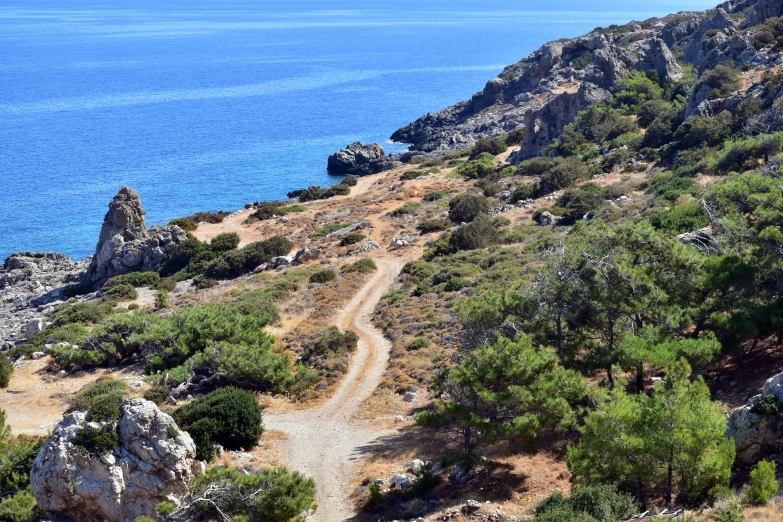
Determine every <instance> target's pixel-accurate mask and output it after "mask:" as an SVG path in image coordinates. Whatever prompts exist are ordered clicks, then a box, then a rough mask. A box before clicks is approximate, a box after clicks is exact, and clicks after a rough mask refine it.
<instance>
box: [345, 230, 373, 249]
mask: <svg viewBox="0 0 783 522" xmlns="http://www.w3.org/2000/svg"><path fill="white" fill-rule="evenodd" d="M365 239H367V236H365V235H364V234H362V233H361V232H351V233H350V234H346V235H345V237H343V239H342V240H341V241H340V246H348V245H355V244H356V243H359V242H361V241H363V240H365Z"/></svg>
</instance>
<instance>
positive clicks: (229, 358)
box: [184, 338, 293, 393]
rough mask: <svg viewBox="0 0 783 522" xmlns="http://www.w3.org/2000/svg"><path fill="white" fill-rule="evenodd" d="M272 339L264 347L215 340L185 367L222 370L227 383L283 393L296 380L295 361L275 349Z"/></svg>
mask: <svg viewBox="0 0 783 522" xmlns="http://www.w3.org/2000/svg"><path fill="white" fill-rule="evenodd" d="M272 341H273V339H271V338H270V339H269V343H267V344H266V345H264V346H263V347H262V348H263V349H259V347H258V346H250V345H248V344H243V343H234V342H231V341H220V342H215V343H211V344H210V345H209V346H207V348H206V349H205V350H204V351H203V352H200V353H197V354H196V355H194V356H193V357H191V358H190V359H188V361H187V363H186V364H185V365H184V368H185V369H189V368H194V367H195V368H201V369H202V370H208V371H210V372H215V373H217V372H219V373H222V374H223V375H224V378H223V380H224V381H225V382H228V383H231V384H233V385H235V386H237V387H240V388H244V389H250V390H256V391H271V392H275V393H282V392H284V391H285V390H286V389H287V388H288V387H289V386H290V385H291V384H292V381H293V377H292V375H291V361H290V359H289V358H288V356H287V355H286V354H283V353H278V352H276V351H273V350H272V346H271V343H272Z"/></svg>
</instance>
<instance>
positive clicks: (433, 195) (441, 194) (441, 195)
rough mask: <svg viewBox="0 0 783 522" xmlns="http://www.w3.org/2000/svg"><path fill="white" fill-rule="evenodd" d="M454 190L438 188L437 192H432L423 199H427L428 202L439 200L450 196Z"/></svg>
mask: <svg viewBox="0 0 783 522" xmlns="http://www.w3.org/2000/svg"><path fill="white" fill-rule="evenodd" d="M452 192H453V191H452V190H449V189H443V190H438V191H435V192H430V193H429V194H427V195H426V196H424V198H423V200H424V201H426V202H432V201H438V200H439V199H443V198H445V197H446V196H448V195H449V194H451V193H452Z"/></svg>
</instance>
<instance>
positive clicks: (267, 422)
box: [264, 259, 402, 522]
mask: <svg viewBox="0 0 783 522" xmlns="http://www.w3.org/2000/svg"><path fill="white" fill-rule="evenodd" d="M375 262H376V264H377V265H378V271H377V272H376V273H375V276H374V277H373V278H372V279H371V280H370V281H369V282H368V283H367V284H366V285H365V286H364V287H363V288H362V289H361V290H360V291H359V293H357V294H356V296H354V298H353V299H352V300H351V301H350V303H348V304H347V305H346V306H345V308H344V309H343V310H342V311H341V312H340V313H339V314H338V316H337V319H336V321H335V324H336V325H337V326H339V327H340V328H341V329H342V330H353V331H355V332H356V333H357V334H358V335H359V346H358V348H357V350H356V353H355V354H354V355H353V358H352V361H351V365H350V369H349V371H348V375H347V376H346V377H345V379H344V381H343V383H342V385H341V386H340V388H339V390H338V391H337V392H336V393H335V394H334V395H333V396H332V397H331V398H330V399H329V400H328V401H327V402H326V403H324V404H323V405H322V406H319V407H317V408H312V409H308V410H302V411H297V412H294V413H284V414H269V415H265V416H264V426H265V427H266V428H267V429H271V430H278V431H282V432H284V433H285V434H286V441H285V443H284V445H283V450H284V452H285V454H286V459H285V460H286V463H287V465H288V467H289V468H292V469H295V470H297V471H300V472H302V473H304V474H305V475H307V476H309V477H312V478H313V479H314V480H315V482H316V486H317V488H318V493H317V495H318V497H317V503H318V509H317V510H316V512H315V514H314V515H313V516H312V520H314V521H317V522H338V521H343V520H349V519H351V518H352V517H353V516H354V514H355V513H354V509H353V507H352V505H351V503H350V501H349V499H348V497H349V495H350V491H349V490H348V487H349V485H348V483H349V480H350V477H351V471H352V468H353V466H354V463H355V461H356V460H357V450H358V448H360V447H362V446H365V445H367V444H368V443H369V442H371V441H373V440H374V439H376V438H378V437H379V436H382V435H384V434H385V433H387V432H386V431H384V430H378V429H377V428H373V427H372V426H371V425H367V424H361V423H358V422H356V421H355V420H354V419H353V417H354V414H355V413H356V410H357V408H358V407H359V405H360V404H361V403H362V401H364V400H365V399H366V398H367V397H369V396H370V394H371V393H372V392H373V391H374V390H375V388H376V387H377V386H378V384H379V383H380V381H381V378H382V376H383V372H384V370H385V368H386V364H387V362H388V360H389V351H390V349H391V343H390V342H389V341H388V340H387V339H385V338H384V337H383V335H382V334H381V332H380V331H378V330H377V329H375V327H374V326H373V325H372V323H371V315H372V312H373V310H374V309H375V306H376V304H378V301H379V300H380V299H381V297H382V296H383V295H384V294H385V293H386V292H388V290H389V289H390V288H391V286H392V284H393V283H394V281H395V279H396V277H397V275H398V274H399V272H400V270H401V268H402V262H400V261H394V260H388V259H375Z"/></svg>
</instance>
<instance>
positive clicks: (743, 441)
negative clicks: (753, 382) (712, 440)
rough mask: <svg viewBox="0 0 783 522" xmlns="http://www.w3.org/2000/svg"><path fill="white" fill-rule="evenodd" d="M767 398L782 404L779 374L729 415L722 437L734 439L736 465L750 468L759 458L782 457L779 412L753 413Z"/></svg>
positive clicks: (781, 416)
mask: <svg viewBox="0 0 783 522" xmlns="http://www.w3.org/2000/svg"><path fill="white" fill-rule="evenodd" d="M767 398H774V401H773V402H775V403H777V404H779V405H780V404H783V373H779V374H777V375H775V376H774V377H771V378H769V379H767V381H766V382H765V383H764V387H763V388H762V391H761V393H760V394H759V395H755V396H753V397H751V398H750V400H748V402H747V404H745V406H740V407H739V408H735V409H734V410H732V412H731V413H730V414H729V416H728V425H727V428H726V435H727V436H729V437H731V438H733V439H734V444H735V445H736V447H737V457H736V463H737V464H740V465H751V464H755V463H756V462H758V461H759V460H760V459H762V458H768V457H770V456H780V455H783V430H781V427H783V412H780V411H778V412H774V413H762V412H759V411H753V410H754V408H753V406H754V405H755V404H756V403H757V402H758V401H760V400H762V399H767Z"/></svg>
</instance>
